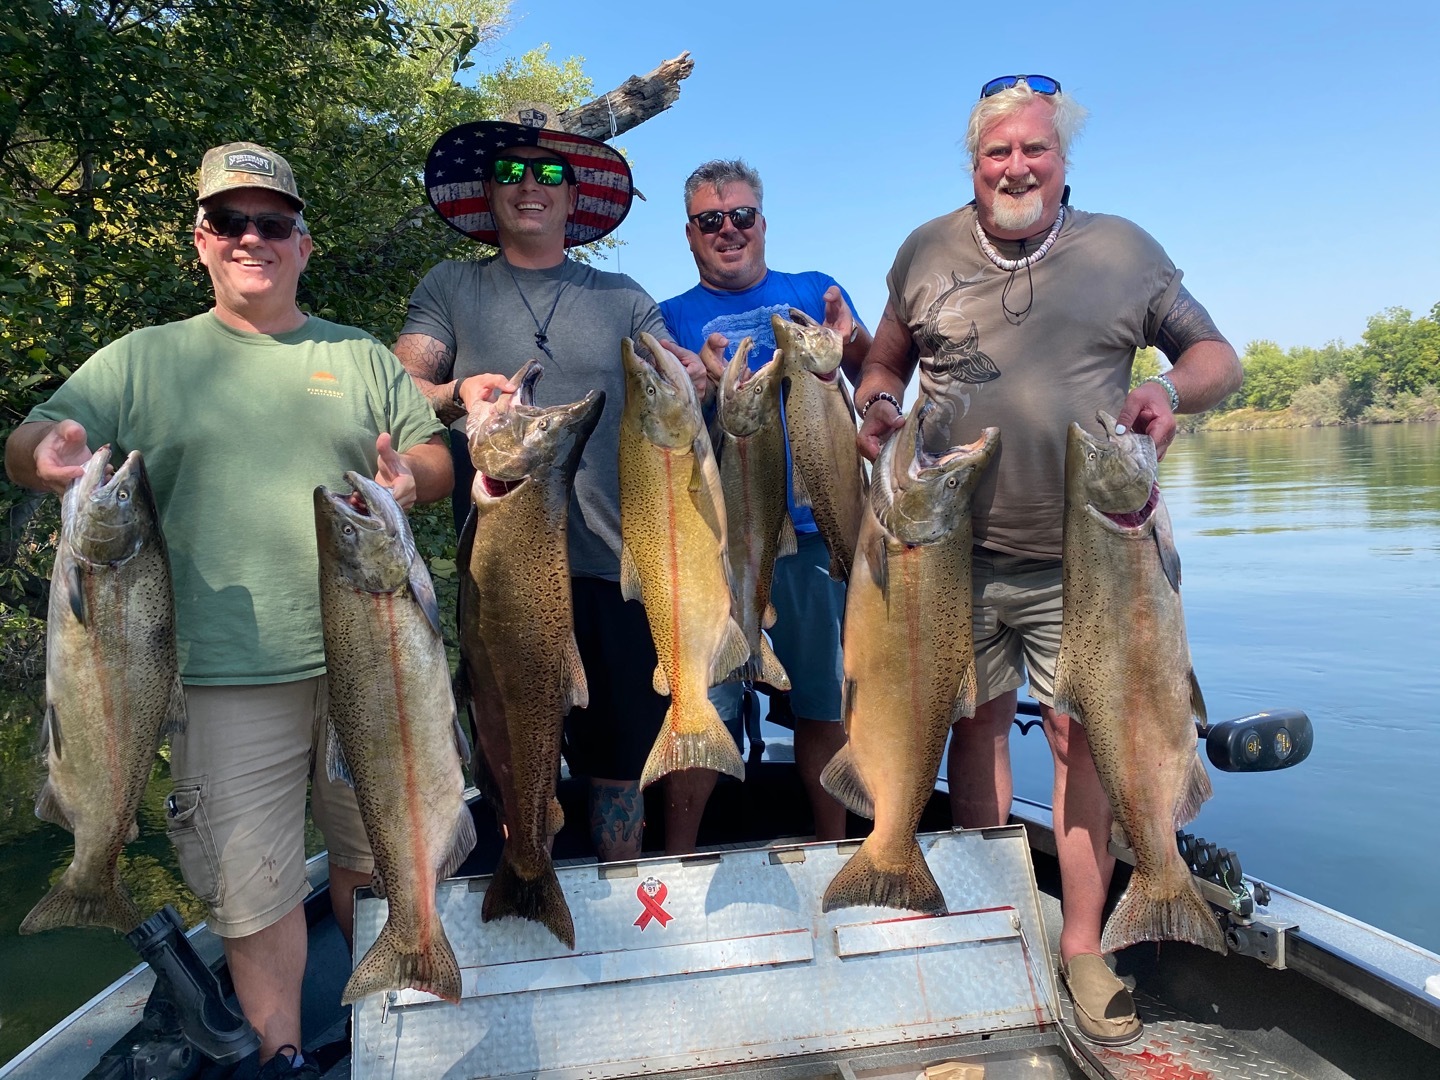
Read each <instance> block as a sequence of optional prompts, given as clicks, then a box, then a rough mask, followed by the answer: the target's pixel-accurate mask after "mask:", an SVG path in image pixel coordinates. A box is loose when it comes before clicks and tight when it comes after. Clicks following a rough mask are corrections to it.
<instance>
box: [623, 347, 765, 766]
mask: <svg viewBox="0 0 1440 1080" xmlns="http://www.w3.org/2000/svg"><path fill="white" fill-rule="evenodd" d="M640 343H641V345H643V346H644V347H645V349H646V350H648V352H649V353H650V356H651V357H652V358H653V359H647V358H645V357H642V356H639V355H637V354H636V352H635V348H634V345H633V344H632V343H631V341H630V339H629V338H625V339H624V340H623V341H622V342H621V343H620V356H621V362H622V363H623V365H624V369H625V412H624V414H623V415H622V416H621V419H620V537H621V550H620V589H621V592H622V593H623V595H624V597H625V599H627V600H640V601H642V602H643V603H644V605H645V618H646V620H647V621H648V622H649V624H650V635H651V637H652V638H653V639H654V641H655V652H656V654H657V656H658V657H659V660H660V662H659V664H658V665H656V668H655V681H654V685H655V692H656V693H657V694H669V695H670V708H669V710H668V711H667V712H666V713H665V719H664V721H663V722H662V723H661V725H660V734H659V736H658V737H657V738H656V740H655V745H654V746H653V747H652V748H651V750H650V756H649V758H648V759H647V760H646V762H645V768H644V770H643V771H642V772H641V775H640V785H641V787H644V786H646V785H648V784H651V783H653V782H654V781H656V780H658V779H660V777H662V776H664V775H665V774H666V773H669V772H674V771H675V770H676V769H694V768H701V769H712V770H714V771H715V772H722V773H728V774H730V775H731V776H734V777H738V778H741V779H743V778H744V776H745V764H744V762H743V761H741V760H740V751H739V749H737V748H736V746H735V740H734V739H733V738H731V736H730V732H729V731H727V730H726V728H725V725H724V723H722V722H721V720H720V714H719V713H718V712H716V711H715V706H714V705H712V704H711V703H710V698H709V695H708V691H709V689H710V687H711V686H713V685H715V684H716V683H719V682H721V681H723V680H724V679H725V677H726V676H727V675H729V674H730V673H731V672H733V671H734V670H735V669H736V668H738V667H740V666H741V665H742V664H744V663H745V662H746V660H747V659H748V658H749V655H750V652H749V647H748V646H747V645H746V643H745V634H744V633H743V632H742V631H741V629H740V627H739V626H738V625H736V623H735V620H734V619H732V618H731V617H730V581H729V573H728V570H727V568H726V565H725V563H726V558H725V505H724V497H723V495H722V494H721V491H720V476H719V473H718V472H717V470H716V468H715V456H714V454H713V452H712V451H711V449H710V436H709V434H708V433H707V432H706V430H705V423H704V421H703V420H702V419H701V416H700V405H699V402H697V401H696V400H695V388H694V386H693V385H692V384H691V382H690V377H689V375H687V374H686V372H685V369H684V368H683V367H682V366H681V364H680V361H678V360H676V359H675V358H674V357H673V356H671V355H670V353H669V352H667V351H666V350H665V349H664V348H663V347H662V346H661V344H660V343H659V342H658V341H656V340H655V339H654V338H653V337H651V336H650V335H649V334H641V335H640Z"/></svg>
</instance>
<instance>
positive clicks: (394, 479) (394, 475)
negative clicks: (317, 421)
mask: <svg viewBox="0 0 1440 1080" xmlns="http://www.w3.org/2000/svg"><path fill="white" fill-rule="evenodd" d="M375 452H376V455H377V457H378V458H379V464H378V465H377V466H376V468H375V482H376V483H377V484H379V485H380V486H381V487H385V488H389V489H390V494H391V495H393V496H394V497H395V501H396V502H397V503H399V504H400V509H402V510H409V509H410V507H412V506H414V505H415V474H414V473H413V472H411V471H410V466H409V465H407V464H406V463H405V459H404V458H403V457H401V456H400V455H399V454H397V453H396V452H395V448H394V447H393V446H391V445H390V433H389V432H388V431H382V432H381V433H380V437H379V438H377V439H376V440H375ZM356 500H360V501H359V502H356ZM350 501H351V503H352V504H353V505H355V506H356V508H357V509H359V508H361V507H363V506H364V505H365V503H364V500H363V499H362V498H361V496H360V494H359V492H356V493H355V494H353V495H351V496H350Z"/></svg>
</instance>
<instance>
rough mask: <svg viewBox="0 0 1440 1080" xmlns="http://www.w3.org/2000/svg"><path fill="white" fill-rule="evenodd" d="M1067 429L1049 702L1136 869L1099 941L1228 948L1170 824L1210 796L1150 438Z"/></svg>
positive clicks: (1113, 945) (1104, 421)
mask: <svg viewBox="0 0 1440 1080" xmlns="http://www.w3.org/2000/svg"><path fill="white" fill-rule="evenodd" d="M1097 419H1098V420H1099V421H1100V424H1101V426H1102V427H1103V428H1104V430H1105V434H1104V437H1103V438H1095V437H1093V436H1091V435H1089V434H1087V433H1086V432H1085V431H1084V430H1083V429H1082V428H1081V427H1080V425H1079V424H1071V425H1070V434H1069V437H1068V439H1067V441H1066V447H1065V547H1064V561H1063V563H1062V566H1063V571H1062V573H1063V581H1064V597H1065V599H1064V619H1063V624H1062V628H1061V633H1060V656H1059V659H1058V660H1057V662H1056V667H1055V711H1056V712H1061V713H1068V714H1069V715H1070V716H1072V717H1073V718H1075V719H1076V720H1078V721H1080V723H1082V724H1084V726H1085V734H1086V737H1087V739H1088V740H1089V742H1090V753H1091V755H1092V756H1093V757H1094V759H1095V767H1096V769H1097V770H1098V772H1099V774H1100V782H1101V784H1102V785H1103V786H1104V788H1105V793H1106V795H1108V796H1109V798H1110V805H1111V807H1112V809H1113V810H1114V812H1115V819H1116V821H1117V822H1119V824H1120V826H1121V827H1122V828H1123V829H1124V830H1125V836H1126V837H1127V839H1128V841H1129V844H1130V848H1131V850H1132V851H1134V853H1135V872H1134V874H1133V875H1132V877H1131V878H1130V884H1129V886H1128V887H1127V888H1126V890H1125V895H1124V896H1122V897H1121V898H1120V902H1119V903H1118V904H1117V905H1116V907H1115V911H1114V913H1113V914H1112V915H1111V916H1110V919H1109V921H1108V922H1106V924H1105V933H1104V935H1103V936H1102V938H1101V941H1100V948H1101V949H1102V950H1103V951H1104V952H1107V953H1109V952H1114V951H1115V950H1116V949H1122V948H1124V947H1125V946H1127V945H1132V944H1134V943H1135V942H1137V941H1162V940H1174V941H1189V942H1193V943H1194V944H1196V945H1203V946H1205V947H1206V948H1208V949H1214V950H1215V951H1216V952H1220V953H1223V952H1224V951H1225V938H1224V935H1223V934H1222V933H1221V932H1220V928H1219V925H1218V924H1217V922H1216V920H1215V917H1214V915H1212V914H1211V911H1210V907H1209V905H1208V904H1207V903H1206V902H1205V900H1204V898H1203V897H1202V896H1201V895H1200V893H1199V891H1198V890H1197V889H1196V887H1195V883H1194V881H1193V880H1192V879H1191V876H1190V870H1189V867H1187V866H1186V865H1185V862H1184V860H1183V859H1181V858H1180V853H1179V851H1178V849H1177V848H1176V845H1175V830H1176V829H1178V828H1180V827H1181V826H1182V825H1184V824H1186V823H1187V822H1189V821H1190V820H1191V819H1192V818H1194V816H1195V815H1196V813H1198V812H1199V810H1200V806H1201V804H1202V803H1204V801H1205V800H1206V799H1208V798H1209V797H1210V794H1211V789H1210V780H1209V777H1208V776H1206V774H1205V766H1204V764H1203V763H1202V762H1201V760H1200V757H1199V752H1198V750H1197V748H1196V744H1195V720H1194V718H1195V717H1197V716H1198V717H1200V718H1201V719H1202V720H1203V719H1204V717H1205V702H1204V700H1203V699H1202V698H1201V696H1200V687H1199V684H1198V683H1196V681H1195V673H1194V671H1193V670H1192V669H1191V666H1190V646H1189V644H1188V643H1187V642H1186V639H1185V617H1184V613H1183V612H1182V610H1181V607H1180V558H1179V556H1178V555H1177V554H1176V551H1175V538H1174V535H1173V534H1172V532H1171V528H1170V515H1169V514H1168V513H1167V511H1166V509H1165V501H1164V499H1162V498H1161V497H1160V489H1159V487H1158V486H1156V483H1155V476H1156V458H1155V444H1154V442H1152V441H1151V439H1150V437H1149V436H1148V435H1137V434H1134V433H1131V434H1126V435H1121V434H1117V433H1116V430H1115V420H1114V419H1113V418H1112V417H1110V416H1108V415H1106V414H1105V413H1103V412H1102V413H1099V414H1098V416H1097Z"/></svg>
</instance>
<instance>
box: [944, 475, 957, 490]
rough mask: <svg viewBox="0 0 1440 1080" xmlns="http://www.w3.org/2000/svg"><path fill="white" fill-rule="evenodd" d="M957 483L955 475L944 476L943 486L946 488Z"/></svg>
mask: <svg viewBox="0 0 1440 1080" xmlns="http://www.w3.org/2000/svg"><path fill="white" fill-rule="evenodd" d="M959 483H960V481H959V480H957V479H955V477H953V476H947V477H946V478H945V486H946V487H948V488H953V487H956V486H958V485H959Z"/></svg>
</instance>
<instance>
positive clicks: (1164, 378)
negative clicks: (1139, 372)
mask: <svg viewBox="0 0 1440 1080" xmlns="http://www.w3.org/2000/svg"><path fill="white" fill-rule="evenodd" d="M1140 381H1141V382H1142V383H1147V382H1153V383H1159V384H1160V385H1161V386H1163V387H1164V388H1165V392H1166V393H1167V394H1169V395H1170V411H1171V412H1172V413H1178V412H1179V411H1180V391H1178V390H1176V389H1175V384H1174V383H1173V382H1171V381H1170V377H1169V376H1168V375H1150V376H1147V377H1146V378H1144V379H1141V380H1140Z"/></svg>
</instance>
